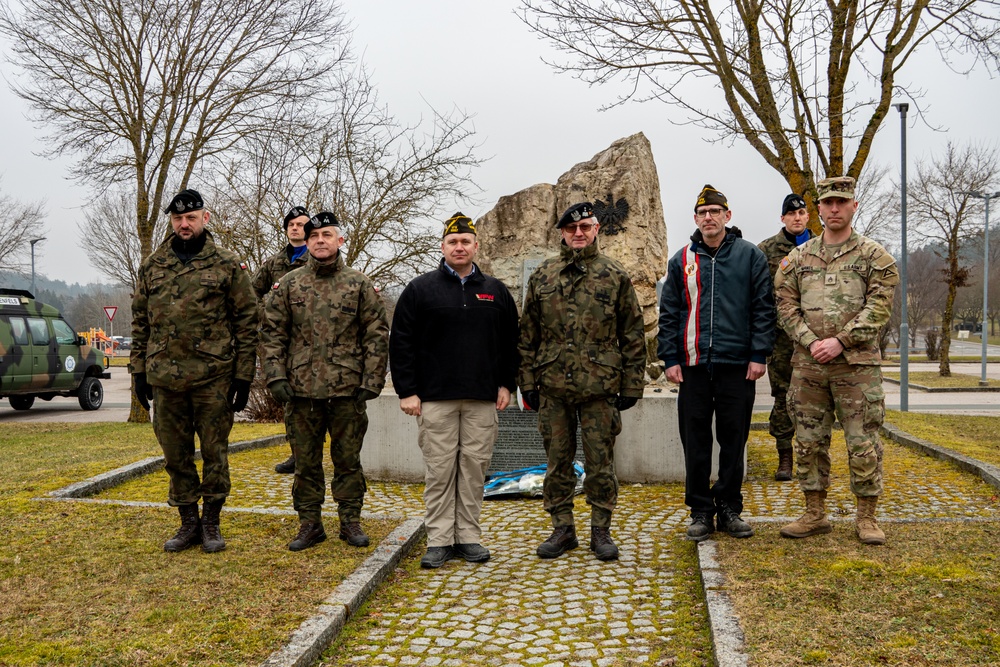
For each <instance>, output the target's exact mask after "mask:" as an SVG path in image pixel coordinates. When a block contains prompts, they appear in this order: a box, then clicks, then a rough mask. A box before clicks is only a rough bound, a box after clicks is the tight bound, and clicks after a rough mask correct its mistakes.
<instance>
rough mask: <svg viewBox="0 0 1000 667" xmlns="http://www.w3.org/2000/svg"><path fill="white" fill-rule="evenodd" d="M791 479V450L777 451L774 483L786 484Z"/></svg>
mask: <svg viewBox="0 0 1000 667" xmlns="http://www.w3.org/2000/svg"><path fill="white" fill-rule="evenodd" d="M791 479H792V450H791V448H788V449H779V450H778V469H777V470H775V471H774V480H775V481H776V482H787V481H789V480H791Z"/></svg>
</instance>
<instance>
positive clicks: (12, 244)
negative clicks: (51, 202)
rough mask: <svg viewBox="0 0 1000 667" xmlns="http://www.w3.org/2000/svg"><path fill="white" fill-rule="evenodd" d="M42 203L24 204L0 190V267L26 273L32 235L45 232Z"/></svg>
mask: <svg viewBox="0 0 1000 667" xmlns="http://www.w3.org/2000/svg"><path fill="white" fill-rule="evenodd" d="M44 210H45V209H44V206H43V205H42V204H41V203H39V202H36V203H30V204H25V203H22V202H19V201H18V200H16V199H14V198H13V197H11V196H10V195H8V194H5V193H0V211H3V215H2V216H0V271H16V272H18V273H25V271H26V270H27V268H28V263H29V261H30V257H31V243H30V241H31V239H34V238H38V237H41V236H44V235H45V227H44V225H43V224H42V222H43V221H44V220H45V212H44Z"/></svg>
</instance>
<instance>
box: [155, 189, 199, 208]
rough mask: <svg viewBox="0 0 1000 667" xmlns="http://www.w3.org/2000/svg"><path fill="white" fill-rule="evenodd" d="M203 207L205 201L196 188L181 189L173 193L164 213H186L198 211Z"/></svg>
mask: <svg viewBox="0 0 1000 667" xmlns="http://www.w3.org/2000/svg"><path fill="white" fill-rule="evenodd" d="M203 208H205V201H204V200H203V199H202V198H201V195H200V194H199V193H198V191H197V190H181V191H180V192H178V193H177V194H175V195H174V198H173V199H171V200H170V203H169V204H167V207H166V208H165V209H163V212H164V213H187V212H188V211H200V210H201V209H203Z"/></svg>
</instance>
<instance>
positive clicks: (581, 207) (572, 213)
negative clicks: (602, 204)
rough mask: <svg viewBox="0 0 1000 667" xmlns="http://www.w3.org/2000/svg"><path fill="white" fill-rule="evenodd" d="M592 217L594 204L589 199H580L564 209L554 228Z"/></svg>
mask: <svg viewBox="0 0 1000 667" xmlns="http://www.w3.org/2000/svg"><path fill="white" fill-rule="evenodd" d="M592 217H594V205H593V204H591V203H590V202H589V201H582V202H580V203H579V204H573V205H572V206H570V207H569V208H568V209H566V211H565V212H564V213H563V214H562V216H560V218H559V222H558V223H556V228H557V229H562V228H563V227H565V226H566V225H568V224H569V223H571V222H580V221H581V220H585V219H586V218H592Z"/></svg>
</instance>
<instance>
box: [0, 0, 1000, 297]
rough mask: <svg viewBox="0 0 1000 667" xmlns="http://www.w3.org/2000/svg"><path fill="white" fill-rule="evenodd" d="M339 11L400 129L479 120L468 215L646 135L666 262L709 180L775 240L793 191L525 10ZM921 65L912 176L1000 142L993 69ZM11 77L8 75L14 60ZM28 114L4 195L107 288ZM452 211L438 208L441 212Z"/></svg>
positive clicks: (890, 135) (890, 156)
mask: <svg viewBox="0 0 1000 667" xmlns="http://www.w3.org/2000/svg"><path fill="white" fill-rule="evenodd" d="M342 5H343V7H344V9H345V10H346V11H347V12H348V15H349V17H350V19H351V21H352V23H353V25H354V50H355V53H356V54H357V55H358V56H360V57H363V58H364V60H365V62H366V63H367V64H368V66H369V69H370V70H371V72H372V74H373V79H374V81H375V83H376V85H377V87H378V90H379V95H380V97H381V99H382V101H383V102H385V103H386V104H388V105H389V107H390V110H391V111H392V112H393V113H395V114H396V116H397V117H398V118H399V119H400V120H401V121H403V122H415V121H417V120H418V119H419V118H420V117H421V115H423V116H425V117H426V116H427V115H428V111H427V110H428V106H427V105H431V106H433V107H435V108H437V109H439V110H447V109H450V108H451V107H453V106H457V107H458V108H460V109H462V110H464V111H467V112H469V113H471V114H474V115H475V129H476V132H477V136H478V140H479V141H480V142H481V143H482V148H481V154H482V155H483V156H488V157H490V160H489V161H488V162H487V163H486V164H485V165H484V166H483V167H481V168H480V169H479V170H477V172H476V173H475V174H474V177H475V179H476V181H477V182H478V183H479V185H480V186H481V187H482V188H483V190H484V192H483V194H482V196H481V199H482V200H483V201H482V204H481V205H478V206H476V205H469V206H463V208H464V212H465V213H466V214H467V215H471V216H472V217H477V216H478V215H481V214H483V213H485V212H486V211H488V210H489V209H490V208H492V207H493V205H494V204H495V203H496V201H497V199H498V198H499V197H501V196H503V195H506V194H512V193H514V192H517V191H519V190H522V189H524V188H526V187H529V186H531V185H533V184H536V183H542V182H547V183H555V181H556V179H558V177H559V176H560V175H561V174H562V173H563V172H565V171H567V170H568V169H569V168H570V167H572V166H573V165H574V164H577V163H579V162H583V161H586V160H589V159H590V158H591V157H593V155H594V154H596V153H598V152H600V151H602V150H603V149H605V148H607V147H608V146H609V145H610V144H611V143H612V142H613V141H615V140H616V139H619V138H621V137H625V136H628V135H631V134H633V133H635V132H640V131H641V132H643V133H645V135H646V136H647V137H648V138H649V140H650V142H651V144H652V147H653V155H654V158H655V160H656V166H657V170H658V172H659V176H660V188H661V195H662V197H663V210H664V214H665V216H666V223H667V242H668V245H669V251H670V253H671V254H673V252H674V251H676V250H677V249H678V248H679V247H680V246H681V245H682V244H683V243H684V242H685V240H686V239H687V237H688V235H689V234H690V233H691V231H693V229H694V222H693V220H692V214H691V212H692V208H693V204H694V199H695V197H696V196H697V194H698V192H699V190H700V189H701V187H702V185H704V184H705V183H711V184H713V185H714V186H715V187H717V188H718V189H720V190H722V191H723V192H725V193H726V195H727V196H728V198H729V202H730V207H731V209H732V211H733V220H732V224H734V225H737V226H739V227H740V228H741V229H742V230H743V232H744V236H745V237H746V238H748V239H750V240H752V241H754V242H757V241H760V240H762V239H763V238H765V237H766V236H770V235H772V234H774V233H775V232H776V231H777V229H778V226H779V224H780V223H779V221H778V218H779V213H780V206H781V200H782V199H783V198H784V196H785V195H786V194H788V187H787V185H786V184H785V183H784V181H783V179H782V178H781V177H779V176H778V175H777V174H776V173H775V172H774V171H773V170H771V169H770V167H768V166H767V165H766V164H765V162H764V161H763V159H762V158H761V157H759V156H758V155H757V154H756V153H755V152H754V151H752V150H751V149H750V148H749V147H746V146H744V145H743V144H741V143H737V144H736V145H735V146H726V145H724V144H719V143H708V142H706V141H705V140H704V139H705V138H706V137H707V135H702V134H700V132H701V131H700V130H699V129H697V128H694V127H690V126H688V127H684V126H678V125H674V124H671V123H670V122H669V119H671V118H674V119H676V120H682V119H683V117H682V116H679V115H678V114H679V112H677V111H675V110H672V109H671V108H669V107H667V106H666V105H664V104H662V103H645V104H638V103H629V104H626V105H624V106H620V107H616V108H615V109H612V110H610V111H606V112H599V111H598V110H597V109H598V107H600V106H601V104H602V101H603V100H607V99H612V98H613V97H614V94H615V91H614V90H612V89H607V88H599V87H588V86H587V85H586V84H585V83H583V82H581V81H578V80H576V79H574V78H572V77H570V76H568V75H559V74H556V73H555V72H554V71H553V70H552V69H551V68H550V67H549V66H547V65H546V64H544V63H543V62H542V58H543V57H548V58H549V59H551V58H553V57H554V56H556V54H554V53H553V52H552V51H551V49H550V48H549V47H548V45H547V44H545V43H544V42H542V41H540V40H539V38H537V37H536V36H535V35H534V34H533V33H531V32H530V31H529V30H528V29H527V27H526V26H525V25H524V24H523V23H522V22H521V21H520V20H519V19H518V18H517V16H516V15H515V13H514V9H515V7H516V6H517V3H516V2H513V1H511V0H489V1H487V2H477V3H471V2H464V1H463V2H460V1H458V0H431V1H429V2H422V3H414V2H412V1H405V2H404V1H402V0H383V1H381V2H371V1H370V0H368V1H362V0H344V1H343V3H342ZM916 65H917V67H916V68H914V69H910V70H909V71H910V72H915V71H919V72H920V75H921V79H920V85H921V86H922V87H923V88H924V89H925V91H926V96H925V97H924V98H923V99H922V101H921V105H922V106H924V108H925V109H927V111H928V112H929V121H930V122H931V123H933V124H935V125H937V126H941V127H944V128H946V129H947V130H948V131H947V132H935V131H933V130H931V129H930V128H928V127H927V126H926V125H924V124H923V123H920V122H915V119H914V117H913V111H914V107H913V106H912V105H911V110H910V114H911V115H910V121H911V122H910V127H909V128H908V130H907V133H908V144H909V145H908V152H909V157H910V160H909V162H910V166H909V171H910V173H911V174H912V173H913V172H914V163H915V161H916V160H917V159H919V158H926V157H928V156H929V155H931V154H932V153H933V152H934V151H940V149H941V147H942V146H943V145H944V143H945V142H946V141H947V140H948V139H949V138H950V139H952V140H954V141H957V142H959V143H964V142H967V141H972V140H974V141H977V142H982V143H988V144H991V145H998V144H1000V128H998V122H997V118H998V113H997V112H998V105H1000V82H998V81H997V80H995V79H994V80H991V79H990V78H989V76H988V74H987V72H986V71H985V68H981V69H980V71H979V72H977V73H976V74H975V75H973V76H971V77H963V76H959V75H955V74H953V73H951V72H950V71H948V70H947V69H946V68H945V67H944V66H943V65H942V64H940V62H939V59H938V58H936V57H934V56H933V55H932V54H931V53H930V52H928V53H927V54H926V56H925V57H924V58H923V61H922V62H918V63H916ZM3 73H4V75H5V76H6V77H8V78H9V77H10V68H9V66H8V65H6V64H4V65H3ZM911 76H913V75H912V74H911ZM705 94H706V95H708V96H711V95H713V94H717V93H714V92H713V91H712V90H706V92H705ZM709 99H710V98H709ZM899 101H904V100H899ZM719 104H720V105H721V104H722V100H721V96H720V98H719ZM25 115H26V107H25V106H24V104H23V103H22V102H21V101H20V100H19V99H18V98H16V97H15V96H14V95H13V94H12V93H10V91H9V89H7V88H6V87H4V88H3V90H0V118H2V121H3V122H2V125H0V126H2V128H3V133H4V149H3V151H0V175H2V179H3V180H2V183H0V188H2V189H3V191H4V192H6V193H8V194H11V195H14V196H15V197H17V198H19V199H21V200H45V201H46V202H47V207H46V208H47V212H48V216H47V218H46V220H45V223H44V224H45V226H46V228H45V235H46V236H47V238H48V240H47V241H45V242H43V243H40V244H39V245H38V246H37V248H36V253H37V254H36V270H37V272H38V273H40V274H44V275H47V276H49V277H51V278H56V279H61V280H65V281H67V282H70V283H72V282H81V283H86V282H90V281H103V280H105V279H104V278H103V277H102V276H101V275H100V274H99V273H98V272H97V271H96V270H95V269H94V268H93V267H91V266H90V264H89V262H88V260H87V258H86V257H85V256H83V255H82V253H81V251H80V250H79V233H78V231H77V226H78V223H79V222H81V221H82V220H83V213H82V209H81V207H82V205H83V203H84V202H85V201H86V198H87V195H88V193H87V192H85V191H84V190H83V189H82V188H80V187H79V186H77V185H75V184H74V183H72V182H71V181H69V180H68V179H67V174H68V166H69V164H70V163H69V162H68V161H64V162H52V161H48V160H45V159H44V158H41V157H38V156H37V155H35V153H38V152H39V151H40V150H41V146H40V144H39V143H38V137H40V136H41V135H42V134H43V133H42V131H41V130H39V129H38V128H36V127H34V126H33V125H32V124H31V123H29V122H28V120H27V119H26V118H25ZM899 138H900V124H899V117H898V114H897V113H896V111H895V110H892V111H891V113H890V116H889V118H888V119H887V121H886V123H885V124H884V126H883V128H882V129H881V131H880V133H879V136H878V138H877V139H876V142H875V147H874V151H873V159H874V160H876V161H878V162H881V163H885V164H887V165H890V166H891V170H892V173H893V174H894V175H895V174H898V171H899V152H900V147H899ZM192 186H194V187H197V185H196V184H192ZM450 213H452V211H444V210H442V211H440V216H439V217H440V218H441V219H444V218H446V217H447V216H448V215H450ZM998 215H1000V213H998ZM664 269H665V267H664Z"/></svg>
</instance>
